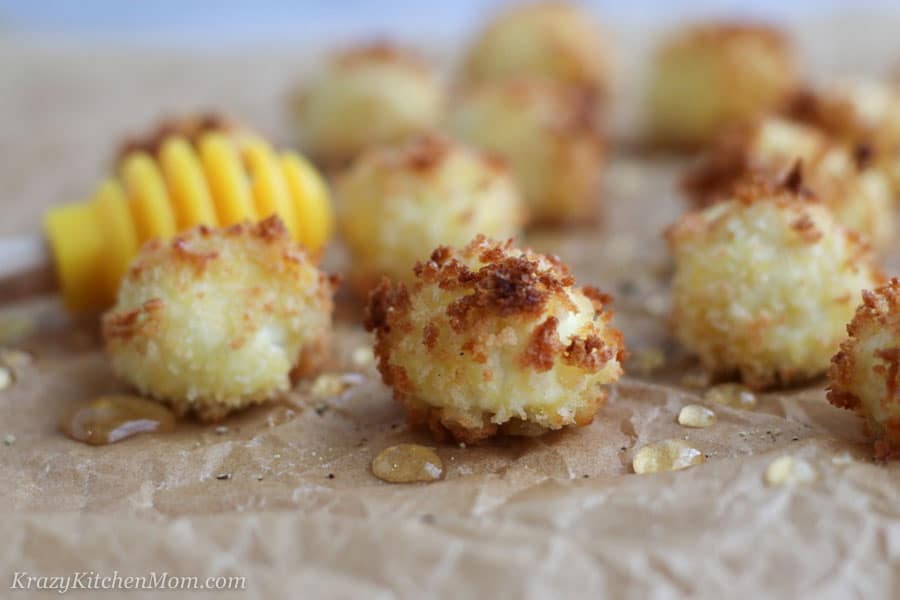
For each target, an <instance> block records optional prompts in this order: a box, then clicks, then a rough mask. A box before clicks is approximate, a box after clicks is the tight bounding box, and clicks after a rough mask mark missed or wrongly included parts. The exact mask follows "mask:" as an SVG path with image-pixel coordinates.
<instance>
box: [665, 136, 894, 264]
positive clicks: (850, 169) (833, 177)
mask: <svg viewBox="0 0 900 600" xmlns="http://www.w3.org/2000/svg"><path fill="white" fill-rule="evenodd" d="M868 158H869V157H868V156H867V155H866V154H865V152H863V151H860V150H857V151H856V152H851V150H850V149H848V147H847V146H845V145H844V144H841V143H838V142H836V141H835V140H833V139H831V138H829V137H828V136H827V135H825V134H824V133H822V132H821V131H819V130H817V129H814V128H812V127H808V126H806V125H802V124H800V123H796V122H790V121H787V120H784V119H780V118H766V119H762V120H760V121H758V122H755V123H753V124H748V125H745V126H743V127H739V128H737V129H735V130H733V131H730V132H728V133H726V134H725V135H723V136H722V138H721V139H720V140H719V141H718V143H717V144H716V145H714V146H713V147H711V148H710V149H709V151H708V152H706V154H705V156H704V157H703V158H702V159H701V160H700V163H699V164H698V165H696V166H695V167H694V168H693V169H691V170H690V171H689V172H688V173H687V175H686V176H685V178H684V180H683V182H682V183H683V189H684V191H685V192H686V193H687V194H688V196H689V197H690V198H691V200H692V201H693V203H694V204H695V205H696V206H699V207H703V206H708V205H709V204H712V203H713V202H718V201H721V200H723V199H728V198H729V197H731V195H732V194H733V192H734V190H735V189H736V187H738V186H740V185H742V184H743V183H744V182H745V181H747V180H748V179H754V178H762V179H766V178H769V179H773V180H778V179H779V178H781V177H782V176H784V175H785V174H786V173H788V172H789V171H791V170H792V169H794V168H795V166H796V165H797V164H798V161H799V164H800V165H801V166H800V171H799V172H802V176H803V181H802V182H803V186H804V188H805V189H807V190H808V191H810V192H812V193H813V194H814V195H815V196H817V197H818V198H819V199H820V200H821V201H822V203H823V204H825V205H826V206H827V207H828V208H829V209H831V211H832V212H833V213H834V215H835V217H837V220H838V221H839V222H840V223H841V224H843V225H844V226H846V227H849V228H850V229H854V230H856V231H858V232H859V233H862V234H863V235H864V236H866V238H867V239H868V240H869V242H870V243H871V244H872V246H873V247H874V248H876V249H883V248H884V247H885V246H886V245H887V243H888V242H890V240H891V238H892V237H893V235H894V228H895V217H894V210H893V198H892V193H891V188H890V183H889V181H888V179H887V178H886V177H885V176H884V173H883V172H882V171H881V170H880V169H877V168H874V167H873V166H872V164H871V161H870V160H868Z"/></svg>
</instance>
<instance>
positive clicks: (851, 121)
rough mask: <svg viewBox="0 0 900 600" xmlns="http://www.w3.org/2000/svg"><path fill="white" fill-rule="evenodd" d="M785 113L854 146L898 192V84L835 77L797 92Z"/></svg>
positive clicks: (898, 192)
mask: <svg viewBox="0 0 900 600" xmlns="http://www.w3.org/2000/svg"><path fill="white" fill-rule="evenodd" d="M785 114H786V115H787V116H788V117H789V118H792V119H795V120H798V121H800V122H803V123H807V124H809V125H811V126H813V127H817V128H819V129H821V130H823V131H826V132H828V133H829V134H830V135H832V136H834V137H836V138H837V139H839V140H841V141H842V142H844V143H845V144H847V145H852V146H856V147H857V151H858V152H861V153H864V155H865V156H866V158H867V160H868V161H870V162H873V163H874V164H875V165H877V166H878V167H879V168H881V169H882V170H883V171H884V172H885V173H886V174H887V176H888V177H889V180H890V183H891V187H892V191H893V193H894V195H896V196H900V85H897V84H891V83H885V82H879V81H872V80H856V81H851V80H842V81H838V82H835V83H833V84H831V85H829V86H826V87H824V88H822V89H819V90H804V91H801V92H799V93H797V94H796V95H795V96H794V97H793V98H792V100H791V102H789V104H788V107H787V109H786V110H785Z"/></svg>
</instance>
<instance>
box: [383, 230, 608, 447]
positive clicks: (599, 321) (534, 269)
mask: <svg viewBox="0 0 900 600" xmlns="http://www.w3.org/2000/svg"><path fill="white" fill-rule="evenodd" d="M609 301H610V298H609V297H607V296H605V295H604V294H602V293H600V292H599V291H598V290H596V289H594V288H590V287H583V288H579V287H576V286H575V280H574V278H573V277H572V275H571V274H570V273H569V270H568V268H567V267H566V266H565V265H563V264H562V263H560V262H559V260H558V259H557V258H555V257H551V256H544V255H540V254H535V253H533V252H531V251H529V250H520V249H518V248H516V247H514V246H513V242H512V240H509V241H507V242H505V243H501V242H496V241H492V240H489V239H486V238H484V237H483V236H478V237H477V238H475V239H474V240H473V241H472V242H471V243H469V245H467V246H466V247H465V248H462V249H459V250H454V249H450V248H448V247H440V248H438V249H437V250H435V251H434V252H433V253H432V255H431V258H430V259H429V260H427V261H425V262H421V263H418V264H417V265H416V267H415V280H414V282H413V283H412V284H411V285H406V284H404V283H402V282H401V283H394V282H390V281H388V280H384V281H383V282H382V283H381V285H380V286H379V287H378V288H377V289H376V290H375V292H373V293H372V295H371V296H370V298H369V306H368V314H367V320H366V327H367V328H368V329H369V330H372V331H374V332H375V336H376V341H375V354H376V356H377V357H378V368H379V371H380V372H381V376H382V379H383V380H384V382H385V384H387V385H389V386H391V387H392V388H393V392H394V398H395V399H396V400H398V401H399V402H400V403H401V404H402V405H403V406H404V407H405V408H406V410H407V414H408V419H409V421H410V423H412V424H414V425H425V426H427V427H429V428H430V430H431V431H432V432H433V434H434V435H435V436H436V437H437V438H438V439H446V438H447V437H451V438H453V439H454V440H456V441H458V442H464V443H477V442H480V441H483V440H485V439H487V438H489V437H491V436H494V435H496V434H507V435H539V434H541V433H544V432H546V431H548V430H552V429H560V428H562V427H565V426H572V425H574V426H582V425H586V424H588V423H590V422H591V420H592V419H593V417H594V415H595V414H596V413H597V411H598V410H600V407H601V405H602V404H603V402H604V400H605V398H606V393H605V392H604V390H603V389H602V387H601V386H603V385H604V384H609V383H612V382H614V381H616V380H617V379H618V378H619V376H620V375H621V374H622V363H623V360H624V352H625V346H624V342H623V339H622V334H621V333H619V331H617V330H616V329H614V328H613V327H612V326H611V325H610V319H611V317H612V313H611V312H610V311H609V310H605V308H604V307H605V305H606V304H608V303H609Z"/></svg>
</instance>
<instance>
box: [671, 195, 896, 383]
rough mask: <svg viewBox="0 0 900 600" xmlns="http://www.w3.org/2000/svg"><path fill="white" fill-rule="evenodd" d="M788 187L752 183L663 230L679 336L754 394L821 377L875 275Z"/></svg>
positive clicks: (855, 242)
mask: <svg viewBox="0 0 900 600" xmlns="http://www.w3.org/2000/svg"><path fill="white" fill-rule="evenodd" d="M792 185H793V186H796V185H798V182H797V181H796V180H790V181H789V182H788V184H787V185H786V186H774V185H766V184H762V183H760V184H757V185H749V186H747V187H745V188H743V189H741V190H739V191H738V192H737V193H736V195H735V197H734V198H733V199H731V200H728V201H726V202H721V203H718V204H714V205H712V206H710V207H708V208H706V209H704V210H701V211H697V212H694V213H690V214H687V215H685V216H683V217H682V218H681V219H680V220H679V221H678V222H677V223H676V224H675V225H673V226H672V227H671V228H670V229H669V231H668V232H667V236H668V240H669V244H670V247H671V250H672V253H673V254H674V259H675V273H674V278H673V281H672V315H671V321H672V327H673V330H674V334H675V336H676V338H677V339H678V340H679V341H680V342H681V343H682V344H683V345H684V346H685V347H686V348H687V349H688V350H690V351H691V352H693V353H695V354H697V355H698V356H699V358H700V360H701V362H702V363H703V365H704V367H705V368H706V369H707V370H708V371H709V372H710V373H712V374H713V375H716V376H728V375H732V374H735V373H737V374H739V375H740V376H741V378H742V379H743V381H744V383H745V384H747V385H748V386H750V387H752V388H755V389H760V388H766V387H769V386H773V385H776V384H791V383H795V382H801V381H804V380H807V379H810V378H813V377H815V376H817V375H820V374H822V373H823V372H824V371H825V370H826V369H827V368H828V363H829V359H830V358H831V355H832V354H834V352H835V350H836V349H837V347H838V345H839V344H840V342H841V340H842V339H843V328H844V324H845V323H846V322H847V321H848V320H849V319H850V317H851V315H852V314H853V310H854V308H855V306H854V299H855V298H857V297H858V295H859V293H860V291H861V290H863V289H866V288H870V287H872V286H873V285H875V284H877V283H878V282H879V281H880V278H881V276H880V274H879V273H878V270H877V269H876V268H875V267H874V266H873V264H872V260H871V255H870V252H869V250H868V246H867V244H866V243H865V242H864V241H862V240H861V239H860V238H859V236H858V235H857V234H855V233H852V232H849V231H847V230H845V229H844V228H843V227H841V226H840V225H839V224H838V223H836V222H835V220H834V218H833V216H832V215H831V213H830V211H828V209H826V208H825V207H824V206H822V205H821V204H819V203H817V202H815V201H812V200H808V199H806V198H805V197H804V195H803V194H802V192H801V191H800V190H798V189H796V187H794V188H791V186H792Z"/></svg>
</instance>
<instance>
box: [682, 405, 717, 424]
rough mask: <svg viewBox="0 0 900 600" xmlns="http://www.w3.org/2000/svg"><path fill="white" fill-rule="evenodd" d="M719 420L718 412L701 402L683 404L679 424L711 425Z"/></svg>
mask: <svg viewBox="0 0 900 600" xmlns="http://www.w3.org/2000/svg"><path fill="white" fill-rule="evenodd" d="M717 420H718V417H716V413H714V412H713V411H712V410H710V409H708V408H706V407H705V406H700V405H699V404H688V405H687V406H682V407H681V410H680V411H679V412H678V424H679V425H683V426H685V427H709V426H710V425H715V423H716V421H717Z"/></svg>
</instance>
